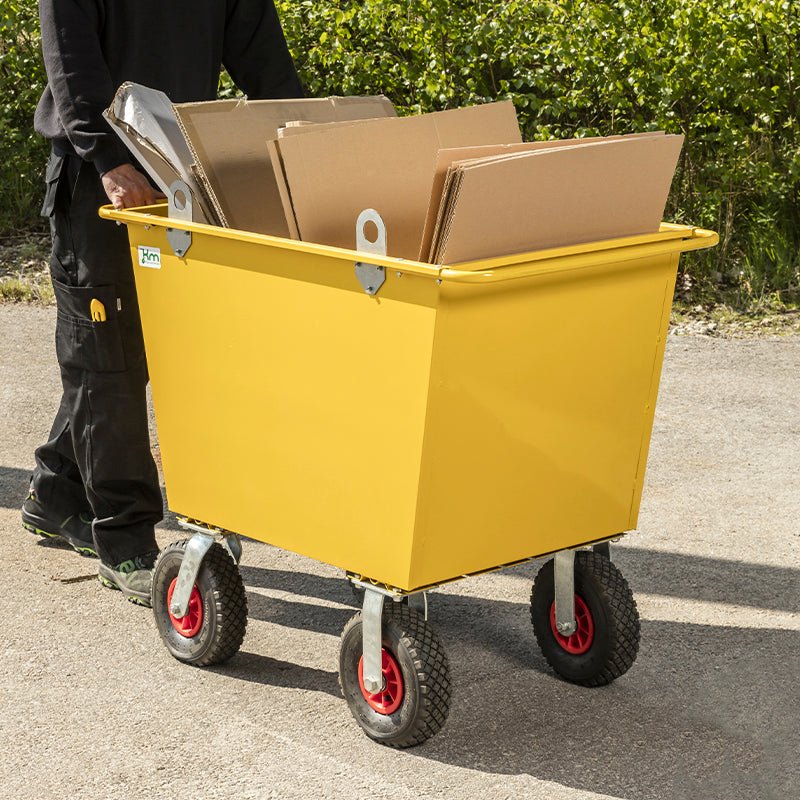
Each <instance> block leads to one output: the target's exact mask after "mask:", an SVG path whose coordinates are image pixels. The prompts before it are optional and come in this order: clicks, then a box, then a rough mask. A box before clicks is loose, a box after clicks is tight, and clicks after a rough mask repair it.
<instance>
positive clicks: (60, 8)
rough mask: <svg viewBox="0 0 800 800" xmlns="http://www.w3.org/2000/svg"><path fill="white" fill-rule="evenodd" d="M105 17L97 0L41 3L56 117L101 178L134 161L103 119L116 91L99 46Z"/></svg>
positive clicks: (42, 1) (45, 60) (43, 47)
mask: <svg viewBox="0 0 800 800" xmlns="http://www.w3.org/2000/svg"><path fill="white" fill-rule="evenodd" d="M101 15H102V5H101V3H99V2H98V0H39V21H40V24H41V29H42V51H43V54H44V63H45V69H46V70H47V80H48V90H49V92H50V93H51V94H52V98H53V103H54V111H55V113H56V114H57V116H58V119H59V121H60V123H61V127H63V129H64V131H65V133H66V136H67V138H68V139H69V141H70V143H71V144H72V146H73V147H74V148H75V152H76V153H77V154H78V155H79V156H81V158H84V159H86V160H87V161H92V162H94V164H95V166H96V167H97V170H98V172H100V173H101V174H102V173H103V172H107V171H108V170H109V169H113V168H114V167H117V166H119V165H120V164H124V163H126V162H128V161H130V158H129V156H128V153H127V151H126V149H125V147H124V145H123V144H122V142H120V141H119V139H118V138H117V137H116V136H115V135H114V132H113V131H112V130H111V128H110V127H109V125H108V123H107V122H106V121H105V120H104V119H103V116H102V113H103V111H104V110H105V109H106V108H108V106H109V105H110V104H111V101H112V100H113V98H114V86H113V82H112V79H111V73H110V72H109V69H108V66H107V65H106V61H105V58H104V57H103V53H102V50H101V46H100V38H99V35H98V31H99V29H100V25H101V20H100V17H101ZM51 113H52V112H51Z"/></svg>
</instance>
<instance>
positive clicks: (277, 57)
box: [223, 0, 303, 100]
mask: <svg viewBox="0 0 800 800" xmlns="http://www.w3.org/2000/svg"><path fill="white" fill-rule="evenodd" d="M223 63H224V64H225V68H226V69H227V70H228V72H229V73H230V76H231V78H233V81H234V83H235V84H236V85H237V86H238V87H239V88H240V89H241V90H242V91H243V92H244V93H245V94H246V95H247V96H248V97H249V98H250V99H251V100H265V99H272V98H288V97H302V96H303V87H302V84H301V83H300V78H299V77H298V76H297V70H296V69H295V66H294V62H293V61H292V56H291V54H290V53H289V48H288V46H287V44H286V39H285V37H284V35H283V29H282V28H281V24H280V20H279V19H278V12H277V11H276V10H275V5H274V3H273V0H228V16H227V25H226V28H225V46H224V51H223Z"/></svg>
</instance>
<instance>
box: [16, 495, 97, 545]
mask: <svg viewBox="0 0 800 800" xmlns="http://www.w3.org/2000/svg"><path fill="white" fill-rule="evenodd" d="M22 525H23V527H24V528H26V529H27V530H29V531H31V533H36V534H38V535H39V536H47V537H48V538H50V539H63V540H64V541H65V542H67V543H69V544H70V545H71V546H72V547H73V548H74V549H75V550H77V551H78V552H79V553H80V554H81V555H82V556H91V557H93V558H97V549H96V548H95V546H94V539H93V537H92V517H91V516H90V515H89V514H88V513H85V512H83V511H81V512H79V513H77V514H70V516H68V517H67V518H66V519H61V520H59V518H58V517H57V516H56V517H54V516H53V515H52V514H50V513H49V512H48V511H47V509H46V508H45V507H44V506H43V505H42V504H41V503H40V502H39V501H38V500H37V499H36V496H35V495H34V493H33V492H32V491H31V492H30V494H28V498H27V499H26V500H25V502H24V503H23V504H22Z"/></svg>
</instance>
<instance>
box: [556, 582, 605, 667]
mask: <svg viewBox="0 0 800 800" xmlns="http://www.w3.org/2000/svg"><path fill="white" fill-rule="evenodd" d="M575 621H576V622H577V623H578V630H576V631H575V633H573V634H572V636H564V635H562V634H560V633H559V632H558V629H557V628H556V604H555V601H554V602H553V605H552V606H550V628H551V629H552V631H553V636H555V638H556V641H557V642H558V643H559V644H560V645H561V646H562V647H563V648H564V649H565V650H566V651H567V652H568V653H572V655H575V656H579V655H582V654H583V653H585V652H586V651H587V650H588V649H589V648H590V647H591V646H592V642H593V641H594V620H593V619H592V612H591V611H590V610H589V606H587V605H586V603H585V602H584V601H583V598H582V597H580V596H579V595H577V594H576V595H575Z"/></svg>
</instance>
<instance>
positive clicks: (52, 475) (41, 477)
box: [22, 0, 303, 606]
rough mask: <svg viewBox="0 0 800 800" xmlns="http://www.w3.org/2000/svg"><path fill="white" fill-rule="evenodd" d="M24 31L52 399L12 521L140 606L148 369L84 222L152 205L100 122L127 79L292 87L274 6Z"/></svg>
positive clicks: (126, 1)
mask: <svg viewBox="0 0 800 800" xmlns="http://www.w3.org/2000/svg"><path fill="white" fill-rule="evenodd" d="M39 18H40V22H41V31H42V51H43V55H44V63H45V68H46V72H47V81H48V82H47V86H46V88H45V90H44V92H43V94H42V96H41V99H40V101H39V104H38V106H37V108H36V112H35V116H34V128H35V130H36V131H37V132H38V133H40V134H41V135H43V136H44V137H46V138H47V139H49V140H50V141H51V145H52V149H51V154H50V157H49V160H48V163H47V168H46V175H45V178H46V190H45V199H44V204H43V207H42V215H43V216H45V217H48V218H49V220H50V229H51V238H52V250H51V256H50V273H51V278H52V282H53V289H54V292H55V297H56V305H57V318H56V330H55V340H56V356H57V360H58V363H59V367H60V371H61V380H62V388H63V393H62V397H61V402H60V405H59V408H58V411H57V413H56V416H55V421H54V422H53V426H52V429H51V432H50V436H49V439H48V441H47V442H46V443H45V444H43V445H41V446H40V447H39V448H38V449H37V450H36V452H35V467H34V470H33V474H32V476H31V485H30V490H29V493H28V496H27V498H26V499H25V501H24V503H23V506H22V523H23V525H24V527H25V528H27V529H28V530H30V531H33V532H34V533H36V534H39V535H41V536H47V537H51V538H59V539H62V540H65V541H66V542H68V543H69V544H70V545H72V547H73V548H75V550H77V551H78V552H79V553H81V554H83V555H87V556H96V557H98V558H99V568H98V573H99V579H100V581H101V583H103V584H104V585H106V586H108V587H110V588H113V589H119V590H121V591H122V593H123V594H124V595H125V597H126V598H127V599H128V600H131V601H132V602H135V603H139V604H141V605H146V606H148V605H150V583H151V577H152V567H153V564H154V562H155V558H156V556H157V554H158V545H157V543H156V538H155V532H154V527H155V525H156V524H157V523H158V522H159V521H160V520H161V519H162V517H163V502H162V497H161V490H160V486H159V479H158V471H157V468H156V465H155V462H154V460H153V455H152V452H151V449H150V439H149V430H148V421H147V404H146V386H147V364H146V360H145V353H144V344H143V340H142V331H141V324H140V321H139V311H138V305H137V300H136V291H135V286H134V279H133V268H132V263H131V257H130V251H129V247H128V240H127V233H126V230H125V228H124V227H120V226H117V225H115V224H114V223H113V222H109V221H105V220H102V219H100V217H99V216H98V214H97V211H98V208H99V207H100V206H101V205H104V204H106V203H108V202H109V201H110V202H111V203H113V205H114V206H115V207H116V208H128V207H133V206H141V205H149V204H151V203H153V202H154V201H156V199H157V198H158V197H159V196H160V195H159V194H158V192H157V191H156V190H155V188H154V187H153V185H152V184H151V183H150V181H149V180H148V178H147V176H146V175H145V174H144V173H143V172H142V171H141V170H140V169H139V168H138V167H137V165H136V164H135V163H134V162H133V161H132V159H131V157H130V156H129V154H128V151H127V150H126V148H125V147H124V146H123V144H122V142H121V141H120V140H119V139H118V138H117V136H116V134H115V133H114V132H113V131H112V130H111V128H110V126H109V125H108V124H107V123H106V121H105V120H104V118H103V117H102V112H103V111H104V110H105V109H106V108H108V107H109V106H110V105H111V102H112V100H113V97H114V94H115V92H116V89H117V88H118V87H119V86H120V85H121V84H123V83H125V82H127V81H131V82H134V83H138V84H141V85H144V86H148V87H150V88H153V89H159V90H161V91H163V92H164V93H165V94H166V95H167V96H168V97H169V98H170V99H171V100H172V102H176V103H181V102H190V101H203V100H213V99H215V98H216V97H217V87H218V84H219V76H220V72H221V69H222V67H223V66H224V67H225V68H226V69H227V70H228V73H229V74H230V76H231V78H232V79H233V81H234V83H235V84H236V85H237V86H238V87H239V89H241V90H242V91H243V92H244V93H245V94H246V95H247V96H248V97H249V98H251V99H268V98H290V97H301V96H303V89H302V86H301V83H300V79H299V77H298V74H297V71H296V69H295V65H294V62H293V60H292V57H291V55H290V52H289V49H288V46H287V44H286V40H285V37H284V34H283V30H282V28H281V25H280V22H279V19H278V15H277V11H276V9H275V6H274V3H273V0H169V2H164V0H40V2H39Z"/></svg>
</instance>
